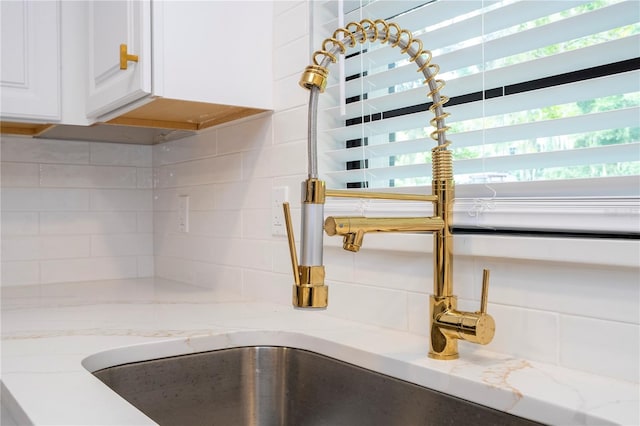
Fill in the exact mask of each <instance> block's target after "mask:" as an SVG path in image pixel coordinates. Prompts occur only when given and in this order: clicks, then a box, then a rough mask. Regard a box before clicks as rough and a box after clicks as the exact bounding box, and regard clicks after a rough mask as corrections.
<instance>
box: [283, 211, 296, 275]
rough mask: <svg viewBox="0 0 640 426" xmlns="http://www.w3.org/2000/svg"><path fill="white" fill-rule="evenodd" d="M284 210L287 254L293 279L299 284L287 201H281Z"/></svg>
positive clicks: (294, 244) (294, 243)
mask: <svg viewBox="0 0 640 426" xmlns="http://www.w3.org/2000/svg"><path fill="white" fill-rule="evenodd" d="M282 209H283V210H284V223H285V227H286V229H287V239H288V241H289V255H290V256H291V267H292V268H293V281H294V282H295V284H296V285H298V286H299V285H300V267H299V266H298V255H297V253H296V242H295V239H294V237H293V225H292V224H291V209H290V208H289V203H282Z"/></svg>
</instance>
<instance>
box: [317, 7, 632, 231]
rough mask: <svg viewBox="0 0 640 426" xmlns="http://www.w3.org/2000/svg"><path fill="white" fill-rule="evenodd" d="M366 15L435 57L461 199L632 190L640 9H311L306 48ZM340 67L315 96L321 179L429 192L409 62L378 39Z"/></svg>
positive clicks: (423, 104) (423, 132)
mask: <svg viewBox="0 0 640 426" xmlns="http://www.w3.org/2000/svg"><path fill="white" fill-rule="evenodd" d="M339 11H342V12H343V16H339ZM363 18H369V19H372V20H374V19H377V18H382V19H387V20H388V21H391V22H396V23H397V24H398V25H400V27H402V28H405V29H408V30H411V31H412V32H413V34H414V36H416V37H418V38H420V39H421V40H422V41H423V43H424V47H425V48H426V49H429V50H431V51H432V53H433V62H434V63H436V64H438V65H439V66H440V70H441V71H440V73H439V75H438V76H439V78H442V79H444V80H445V82H446V86H445V87H444V88H443V89H442V92H441V93H443V94H444V95H446V96H447V97H449V98H450V101H449V103H448V104H446V105H445V107H444V109H445V111H446V112H448V113H450V114H451V116H450V117H449V118H448V119H447V125H449V126H450V130H449V131H448V139H449V140H451V142H452V144H451V146H450V148H449V149H451V150H452V151H453V158H454V172H455V175H456V176H455V180H456V188H457V190H456V191H457V195H458V196H460V195H463V196H467V197H470V198H474V197H480V196H481V195H477V194H474V193H473V191H474V189H473V188H475V187H478V186H479V187H482V194H483V195H482V196H485V197H486V195H487V194H492V195H491V196H492V197H494V196H496V197H501V196H518V197H521V196H523V195H524V194H526V193H528V194H536V191H535V190H534V191H531V188H536V187H537V188H539V189H538V191H540V192H542V193H545V194H549V193H551V194H553V196H554V197H576V196H582V197H584V196H586V195H615V196H616V197H618V199H619V198H620V197H637V196H638V195H639V194H638V175H639V174H640V71H639V69H640V58H639V57H640V23H639V22H640V2H638V1H636V0H628V1H619V0H599V1H577V0H576V1H574V0H549V1H544V0H535V1H530V0H523V1H513V0H507V1H488V0H487V1H483V0H469V1H464V0H438V1H432V2H426V1H399V0H394V1H372V2H364V1H344V2H343V3H342V4H340V2H338V1H326V2H317V3H314V28H315V35H314V37H315V45H317V46H319V45H320V43H321V41H322V39H324V38H326V37H329V36H330V35H331V34H332V33H333V31H334V30H335V29H336V28H338V27H339V26H341V25H342V26H344V25H346V24H347V23H348V22H351V21H360V20H361V19H363ZM340 60H341V61H343V63H342V64H340V66H338V65H333V66H332V67H331V68H330V81H329V86H328V87H327V93H325V94H324V95H322V96H321V97H320V108H321V112H320V120H319V123H320V126H322V127H321V129H320V133H319V142H320V144H319V146H320V151H321V153H323V157H322V159H323V164H322V165H321V174H322V175H323V177H324V178H325V179H327V181H328V184H329V185H330V186H331V187H334V188H341V187H342V188H346V187H351V188H386V187H404V186H417V185H430V182H431V167H430V163H431V159H430V154H431V148H432V147H433V146H434V144H435V142H434V141H433V140H431V139H430V138H429V133H430V132H431V131H432V129H431V128H430V125H429V119H430V118H431V115H430V113H429V112H428V106H429V105H430V99H428V98H427V97H426V93H427V89H426V86H424V85H423V84H422V81H423V79H422V75H421V74H420V73H417V72H416V65H415V64H414V63H410V62H409V61H408V58H407V57H405V56H403V55H402V54H401V53H400V51H399V49H392V48H390V47H388V46H386V45H381V44H380V43H371V44H364V45H362V46H361V47H360V48H353V49H351V50H350V51H348V52H347V57H346V58H341V59H340ZM595 180H597V183H596V181H595ZM551 182H552V183H551ZM608 182H609V183H608ZM537 183H540V184H539V185H537ZM474 184H475V185H474ZM478 184H481V185H478ZM465 185H468V188H467V189H465ZM611 185H615V188H613V187H612V186H611ZM487 186H490V188H489V189H488V190H487ZM560 188H562V190H560ZM527 191H528V192H527ZM545 191H546V192H545ZM592 201H593V200H591V201H590V202H592ZM625 202H628V200H627V201H625ZM471 204H473V203H471ZM636 214H637V210H636ZM635 218H636V220H637V216H636V217H635Z"/></svg>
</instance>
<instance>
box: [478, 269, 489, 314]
mask: <svg viewBox="0 0 640 426" xmlns="http://www.w3.org/2000/svg"><path fill="white" fill-rule="evenodd" d="M489 274H490V271H489V270H488V269H483V270H482V293H481V295H480V313H481V314H486V313H487V302H488V300H489Z"/></svg>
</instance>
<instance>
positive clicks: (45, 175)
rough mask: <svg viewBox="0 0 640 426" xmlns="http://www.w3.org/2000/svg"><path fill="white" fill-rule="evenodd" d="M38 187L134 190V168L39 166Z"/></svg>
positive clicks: (135, 185) (135, 177) (135, 183)
mask: <svg viewBox="0 0 640 426" xmlns="http://www.w3.org/2000/svg"><path fill="white" fill-rule="evenodd" d="M40 186H48V187H68V188H136V187H137V172H136V168H135V167H121V166H77V165H61V164H41V165H40Z"/></svg>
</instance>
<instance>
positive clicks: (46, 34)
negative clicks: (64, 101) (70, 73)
mask: <svg viewBox="0 0 640 426" xmlns="http://www.w3.org/2000/svg"><path fill="white" fill-rule="evenodd" d="M0 15H1V18H0V19H1V24H2V25H1V27H0V28H1V31H2V36H1V38H2V50H1V52H2V53H1V55H2V56H1V57H2V62H1V67H0V91H1V92H2V103H1V106H0V117H1V118H2V119H3V120H12V119H20V120H21V121H35V122H55V121H59V120H60V46H59V40H60V36H59V30H60V27H59V25H60V3H59V2H58V1H49V2H45V1H27V0H22V1H0Z"/></svg>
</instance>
